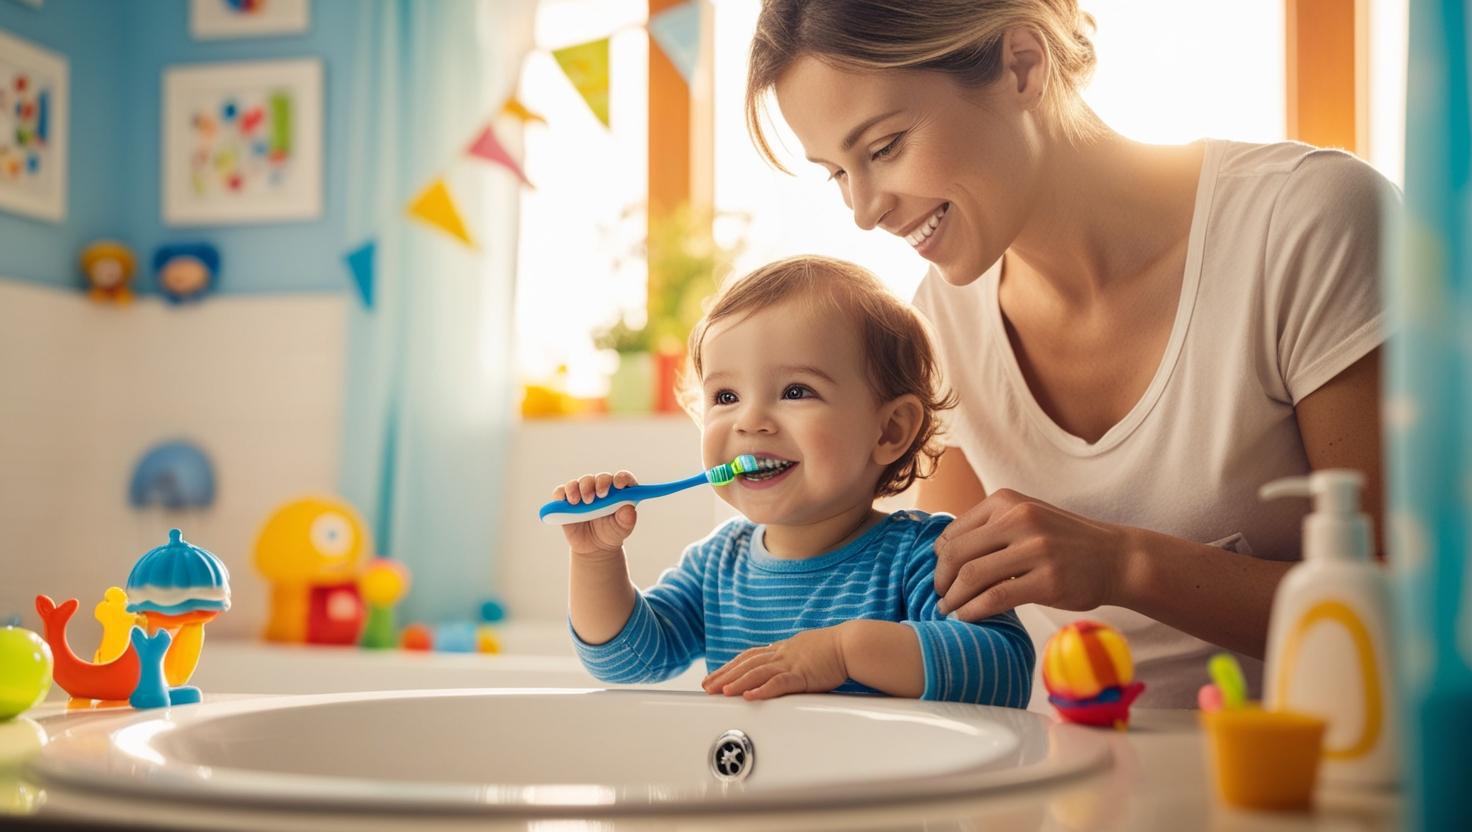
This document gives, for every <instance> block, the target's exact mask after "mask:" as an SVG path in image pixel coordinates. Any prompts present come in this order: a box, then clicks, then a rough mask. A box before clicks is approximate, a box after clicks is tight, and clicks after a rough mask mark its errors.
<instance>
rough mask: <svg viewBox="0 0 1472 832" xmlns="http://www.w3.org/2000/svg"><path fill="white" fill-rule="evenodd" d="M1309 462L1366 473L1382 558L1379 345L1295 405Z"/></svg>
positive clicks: (1316, 466) (1368, 508)
mask: <svg viewBox="0 0 1472 832" xmlns="http://www.w3.org/2000/svg"><path fill="white" fill-rule="evenodd" d="M1294 415H1296V416H1297V417H1298V432H1299V434H1300V435H1301V436H1302V437H1303V449H1304V451H1306V452H1307V453H1308V464H1309V468H1311V469H1313V470H1315V471H1318V470H1322V469H1324V468H1353V469H1354V470H1356V471H1359V472H1360V473H1362V474H1364V475H1365V493H1364V499H1363V502H1362V505H1363V506H1364V511H1365V513H1366V514H1368V515H1370V518H1371V519H1372V520H1373V521H1374V527H1375V541H1376V545H1375V551H1376V552H1379V553H1380V556H1381V558H1382V559H1383V558H1384V552H1385V548H1384V544H1383V541H1384V539H1385V537H1384V529H1383V527H1382V521H1383V520H1384V518H1385V480H1384V473H1383V470H1382V467H1383V464H1384V459H1385V455H1384V454H1383V453H1382V452H1381V436H1382V434H1381V429H1382V423H1381V414H1380V348H1379V347H1376V348H1375V349H1374V350H1371V351H1370V352H1369V353H1367V354H1366V355H1365V357H1364V358H1361V359H1360V360H1358V361H1356V362H1355V363H1353V364H1351V365H1349V367H1347V368H1346V369H1344V370H1343V371H1342V372H1340V373H1339V375H1337V376H1335V377H1334V378H1333V379H1331V380H1330V381H1329V382H1328V383H1326V384H1325V385H1324V386H1323V387H1320V388H1319V389H1317V390H1315V391H1314V392H1312V393H1310V394H1308V395H1307V396H1304V397H1303V400H1302V401H1300V402H1299V403H1298V406H1297V407H1296V408H1295V409H1294Z"/></svg>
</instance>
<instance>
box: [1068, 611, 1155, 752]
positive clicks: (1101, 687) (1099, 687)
mask: <svg viewBox="0 0 1472 832" xmlns="http://www.w3.org/2000/svg"><path fill="white" fill-rule="evenodd" d="M1134 677H1135V664H1134V661H1133V660H1132V659H1131V658H1130V646H1129V642H1127V641H1125V638H1124V636H1123V635H1120V633H1119V631H1118V630H1116V629H1114V628H1113V627H1110V626H1109V625H1108V624H1101V623H1099V622H1097V621H1088V620H1081V621H1075V622H1073V623H1072V624H1069V625H1068V626H1067V627H1064V628H1063V629H1061V630H1059V631H1058V632H1056V633H1054V634H1053V637H1052V638H1050V639H1048V643H1047V645H1046V646H1045V647H1044V648H1043V686H1044V687H1046V688H1047V689H1048V701H1049V702H1051V703H1053V707H1055V708H1057V709H1058V714H1059V715H1060V716H1061V717H1063V719H1064V720H1065V721H1067V722H1076V723H1079V724H1082V725H1099V726H1109V725H1112V726H1114V727H1115V728H1119V729H1124V728H1125V727H1126V726H1128V725H1129V722H1130V703H1132V702H1134V701H1135V698H1136V697H1138V696H1139V695H1140V692H1141V691H1143V690H1144V689H1145V685H1144V683H1143V682H1136V681H1135V680H1134Z"/></svg>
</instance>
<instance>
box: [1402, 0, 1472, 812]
mask: <svg viewBox="0 0 1472 832" xmlns="http://www.w3.org/2000/svg"><path fill="white" fill-rule="evenodd" d="M1410 8H1411V21H1410V24H1411V25H1410V52H1409V54H1410V65H1409V67H1408V89H1407V110H1406V210H1405V216H1404V218H1403V222H1402V224H1401V225H1400V226H1399V227H1398V229H1397V233H1396V235H1395V244H1396V245H1395V246H1394V250H1395V251H1396V256H1395V259H1394V263H1393V265H1392V268H1391V269H1390V270H1389V274H1390V275H1391V285H1390V287H1389V292H1388V293H1387V296H1388V297H1389V299H1390V311H1391V316H1392V320H1393V321H1394V323H1395V331H1396V333H1397V334H1396V337H1395V338H1394V339H1393V340H1392V342H1391V345H1390V357H1391V363H1390V369H1391V371H1390V374H1389V389H1388V407H1387V408H1386V412H1387V414H1388V416H1389V418H1388V423H1389V428H1390V429H1389V432H1388V438H1389V440H1390V441H1389V449H1390V461H1391V464H1390V509H1391V511H1390V517H1391V523H1390V527H1389V530H1390V532H1391V534H1390V540H1391V547H1390V556H1391V562H1392V564H1393V566H1394V570H1395V576H1396V584H1397V590H1398V592H1397V601H1398V602H1399V604H1398V606H1399V610H1400V622H1401V638H1400V639H1399V645H1398V646H1399V648H1400V650H1399V652H1400V654H1401V656H1400V657H1401V659H1402V661H1401V667H1400V672H1399V674H1398V678H1399V679H1400V682H1401V691H1402V694H1403V700H1404V702H1405V708H1404V711H1405V712H1404V716H1405V719H1404V721H1403V724H1404V725H1405V726H1406V727H1407V731H1406V736H1405V743H1404V746H1403V747H1404V748H1405V754H1406V765H1405V770H1406V773H1407V785H1408V789H1407V791H1408V794H1407V800H1406V807H1407V818H1406V820H1407V826H1408V827H1409V828H1412V829H1423V830H1441V829H1472V792H1469V790H1468V789H1467V776H1468V772H1469V771H1472V564H1469V560H1472V554H1469V552H1472V536H1469V531H1472V527H1469V524H1468V519H1469V516H1472V410H1469V406H1472V336H1469V334H1468V333H1469V330H1472V175H1469V174H1472V118H1469V104H1472V102H1469V92H1472V90H1469V87H1468V71H1469V63H1468V46H1469V44H1468V40H1469V38H1472V32H1469V30H1468V28H1467V26H1468V23H1469V19H1468V6H1467V4H1466V3H1465V2H1464V0H1412V2H1411V4H1410Z"/></svg>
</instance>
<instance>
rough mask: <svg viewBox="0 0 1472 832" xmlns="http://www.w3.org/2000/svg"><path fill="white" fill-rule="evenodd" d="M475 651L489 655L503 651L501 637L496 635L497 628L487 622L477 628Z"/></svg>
mask: <svg viewBox="0 0 1472 832" xmlns="http://www.w3.org/2000/svg"><path fill="white" fill-rule="evenodd" d="M475 651H476V652H477V653H486V654H488V655H489V654H495V653H499V652H501V639H500V637H499V636H497V635H496V628H494V627H490V626H487V625H485V624H482V625H480V626H479V627H477V628H475Z"/></svg>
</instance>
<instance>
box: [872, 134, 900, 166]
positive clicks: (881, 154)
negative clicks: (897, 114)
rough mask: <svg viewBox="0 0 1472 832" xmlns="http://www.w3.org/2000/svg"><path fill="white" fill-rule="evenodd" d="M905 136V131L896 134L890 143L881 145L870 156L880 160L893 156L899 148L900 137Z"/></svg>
mask: <svg viewBox="0 0 1472 832" xmlns="http://www.w3.org/2000/svg"><path fill="white" fill-rule="evenodd" d="M904 137H905V134H904V133H898V134H896V135H895V137H894V138H893V139H890V140H889V144H886V145H885V146H884V147H881V148H879V149H878V150H876V151H874V153H873V154H872V155H871V156H870V158H872V159H873V160H874V161H876V162H878V161H881V160H883V159H888V158H889V157H891V156H893V155H894V153H895V151H896V150H898V149H899V146H900V139H903V138H904Z"/></svg>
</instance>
